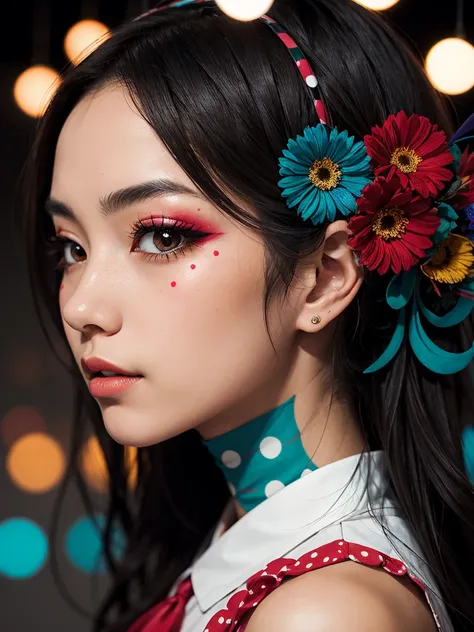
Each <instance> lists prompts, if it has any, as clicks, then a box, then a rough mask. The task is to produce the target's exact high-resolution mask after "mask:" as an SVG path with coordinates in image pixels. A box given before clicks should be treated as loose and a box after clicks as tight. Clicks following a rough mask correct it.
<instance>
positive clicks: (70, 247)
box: [63, 241, 87, 266]
mask: <svg viewBox="0 0 474 632" xmlns="http://www.w3.org/2000/svg"><path fill="white" fill-rule="evenodd" d="M63 256H64V263H65V264H66V265H68V266H70V265H73V264H75V263H81V262H82V261H85V260H86V257H87V255H86V252H85V250H84V248H82V246H79V244H76V242H74V241H67V242H65V243H64V255H63Z"/></svg>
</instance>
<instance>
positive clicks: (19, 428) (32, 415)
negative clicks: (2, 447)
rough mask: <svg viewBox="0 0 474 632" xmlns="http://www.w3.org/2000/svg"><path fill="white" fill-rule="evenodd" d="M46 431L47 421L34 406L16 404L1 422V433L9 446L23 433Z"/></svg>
mask: <svg viewBox="0 0 474 632" xmlns="http://www.w3.org/2000/svg"><path fill="white" fill-rule="evenodd" d="M45 431H46V422H45V421H44V419H43V417H42V416H41V415H40V414H39V412H38V411H37V410H36V408H33V407H32V406H15V408H12V409H11V410H10V411H9V412H8V413H7V414H6V415H5V417H4V418H3V419H2V420H1V422H0V433H1V436H2V439H3V441H4V442H5V443H6V444H7V446H11V445H12V444H13V443H14V442H15V441H16V440H17V439H19V438H20V437H22V436H23V435H26V434H30V433H37V432H45Z"/></svg>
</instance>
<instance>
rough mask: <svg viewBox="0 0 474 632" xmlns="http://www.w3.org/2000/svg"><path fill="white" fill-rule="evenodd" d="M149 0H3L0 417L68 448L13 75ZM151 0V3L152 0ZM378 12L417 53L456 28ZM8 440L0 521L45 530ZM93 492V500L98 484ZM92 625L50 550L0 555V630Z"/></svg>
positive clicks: (1, 454) (66, 397) (53, 57)
mask: <svg viewBox="0 0 474 632" xmlns="http://www.w3.org/2000/svg"><path fill="white" fill-rule="evenodd" d="M146 4H147V3H146V2H143V1H136V2H134V1H133V0H132V1H130V2H127V1H126V0H100V1H99V0H97V1H96V2H94V1H93V0H88V1H85V2H82V3H81V2H80V1H79V0H61V1H59V0H55V1H52V2H42V1H41V0H38V2H37V4H36V5H35V6H33V3H32V2H21V3H20V2H15V1H8V2H7V1H6V0H0V8H1V13H0V178H1V186H0V213H1V220H2V221H1V224H0V283H1V285H0V354H1V355H0V357H1V363H0V385H1V386H0V423H1V420H2V419H4V418H5V416H6V415H7V414H8V413H9V412H10V411H11V410H12V409H14V408H15V407H19V406H24V405H28V406H32V407H34V408H35V409H36V410H37V411H38V412H39V413H40V415H41V416H42V418H43V419H44V421H45V425H46V432H47V433H49V434H50V435H52V436H53V437H55V438H56V439H57V440H58V441H59V443H60V444H61V445H62V446H63V447H64V449H65V450H67V448H68V444H69V431H70V419H71V391H70V388H69V380H68V378H67V376H66V375H65V374H64V372H63V370H62V368H61V367H60V366H59V364H58V363H57V362H56V360H55V359H54V358H53V356H52V354H51V353H50V351H49V349H48V347H47V345H46V343H45V342H44V340H43V337H42V334H41V330H40V327H39V324H38V322H37V319H36V316H35V314H34V310H33V306H32V301H31V297H30V292H29V289H28V285H27V279H26V273H25V264H24V260H23V253H22V250H21V243H20V239H19V237H18V230H17V228H16V223H15V218H16V215H17V214H18V211H19V208H20V206H21V195H22V184H21V180H20V174H21V171H22V168H23V165H24V162H25V159H26V156H27V153H28V150H29V147H30V144H31V141H32V137H33V134H34V130H35V125H36V121H35V120H34V119H31V118H29V117H28V116H26V115H25V114H23V113H22V112H21V111H20V110H19V109H18V107H17V106H16V104H15V102H14V100H13V85H14V82H15V80H16V78H17V77H18V75H19V74H20V73H21V72H22V71H23V70H25V69H26V68H27V67H28V66H29V65H30V64H31V63H32V62H42V63H49V64H50V65H52V66H53V67H54V68H56V69H57V70H61V68H63V67H64V66H65V64H66V61H67V60H66V58H65V55H64V53H63V49H62V45H63V38H64V35H65V33H66V32H67V30H68V29H69V28H70V27H71V26H72V25H73V24H74V23H75V22H76V21H78V20H79V19H81V18H86V17H90V18H97V19H99V20H101V21H103V22H104V23H105V24H107V26H109V27H114V26H116V25H118V24H119V23H120V22H121V21H122V20H123V19H124V18H125V17H130V16H131V15H136V14H139V13H140V12H142V11H143V10H144V9H146V8H147V6H146ZM149 4H150V6H152V1H150V3H149ZM384 14H385V16H386V17H387V18H389V19H390V21H391V22H392V23H394V24H395V25H396V26H397V28H399V29H401V31H402V32H403V33H404V34H405V35H406V36H407V37H408V38H409V39H410V40H411V41H412V42H413V43H414V44H415V46H416V48H417V49H418V51H419V52H420V54H421V55H423V56H424V55H425V54H426V53H427V52H428V50H429V48H430V47H431V46H432V45H433V44H434V43H435V42H436V41H438V40H439V39H442V38H444V37H451V36H453V35H454V34H455V29H456V2H455V1H452V2H446V1H445V0H443V1H441V0H440V1H438V2H433V0H400V2H399V4H398V5H396V6H395V7H393V8H392V9H390V10H389V11H386V12H385V13H384ZM48 15H49V19H48ZM465 27H466V36H467V39H469V40H470V41H471V42H474V0H466V1H465ZM48 31H49V32H48ZM33 42H35V44H33ZM452 103H453V106H454V108H455V109H456V111H457V113H458V116H459V120H460V121H462V120H464V119H465V118H467V117H468V116H469V115H470V114H471V112H473V111H474V90H471V91H469V92H468V93H466V94H464V95H460V96H457V97H453V98H452ZM8 449H9V446H8V445H7V443H6V442H5V441H1V440H0V524H1V523H2V521H4V520H7V519H9V518H11V517H12V516H17V517H18V516H20V517H25V518H28V519H31V520H33V521H35V522H36V523H37V524H38V525H40V526H41V527H42V528H43V529H44V530H47V529H48V526H49V523H50V519H51V512H52V508H53V502H54V499H55V496H56V493H57V489H56V488H55V489H53V490H51V491H48V492H46V493H41V494H31V493H26V492H25V491H24V490H21V489H20V488H19V487H18V486H16V485H15V484H14V483H13V482H12V480H11V478H10V477H9V475H8V473H7V471H6V467H5V463H6V458H7V454H8ZM102 498H103V497H102ZM96 501H97V502H98V504H99V505H100V501H101V496H100V494H97V498H96ZM83 514H84V509H83V507H82V506H81V504H80V503H79V501H78V498H77V494H76V493H75V491H74V490H71V491H70V492H69V493H68V496H67V502H66V509H65V511H64V514H63V517H62V520H61V527H60V531H59V539H58V547H59V552H60V556H59V559H60V567H61V570H62V573H63V575H64V581H65V584H66V585H67V587H68V589H69V590H70V591H71V592H72V593H73V595H74V597H75V599H77V601H78V602H79V603H80V604H81V605H82V606H83V607H84V608H85V609H90V608H94V607H95V605H96V602H97V598H98V595H99V594H100V587H99V590H97V585H96V582H97V579H94V578H91V576H90V575H88V574H87V573H85V572H82V571H81V570H79V569H78V568H76V567H75V566H74V565H73V564H72V563H71V562H70V561H69V560H68V558H67V555H66V553H65V552H64V544H63V542H64V536H65V533H66V531H67V529H68V528H69V527H70V525H71V524H72V523H73V522H74V521H75V520H77V519H78V518H79V517H81V516H82V515H83ZM1 533H2V532H1V531H0V552H1V548H2V539H1V538H2V535H1ZM3 545H4V546H5V542H4V543H3ZM0 557H1V553H0ZM104 583H105V580H104V579H100V580H99V584H100V586H102V587H103V586H104ZM89 629H90V622H89V621H88V620H87V619H86V618H84V617H83V616H81V615H80V614H78V613H77V612H76V611H74V610H73V609H72V608H71V606H70V605H69V604H68V603H67V602H66V601H65V600H64V599H63V598H61V596H60V594H59V593H58V591H57V588H56V587H55V584H54V581H53V577H52V573H51V563H50V558H49V557H48V559H47V560H46V563H45V564H44V566H43V567H42V569H41V570H40V571H39V572H38V573H37V574H35V575H34V576H33V577H30V578H25V579H11V578H8V577H6V576H4V575H2V573H1V565H0V630H1V631H2V632H29V631H30V630H37V631H38V632H63V631H64V632H65V631H67V632H81V631H85V630H89Z"/></svg>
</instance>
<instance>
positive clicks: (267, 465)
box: [204, 393, 363, 517]
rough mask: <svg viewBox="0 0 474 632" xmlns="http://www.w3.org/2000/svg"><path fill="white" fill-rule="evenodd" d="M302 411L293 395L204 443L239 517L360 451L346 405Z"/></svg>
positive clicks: (302, 399) (304, 406) (303, 407)
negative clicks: (228, 489) (225, 481)
mask: <svg viewBox="0 0 474 632" xmlns="http://www.w3.org/2000/svg"><path fill="white" fill-rule="evenodd" d="M313 403H314V402H313ZM307 408H308V402H307V401H306V400H305V397H304V396H303V393H301V394H299V395H298V396H295V395H293V396H291V397H290V398H288V399H286V400H285V401H284V402H283V403H282V404H280V405H279V406H277V407H275V408H273V409H271V410H269V411H268V412H266V413H264V414H261V415H259V416H258V417H255V418H253V419H251V420H250V421H247V422H246V423H244V424H242V425H240V426H238V427H236V428H234V429H232V430H230V431H228V432H226V433H224V434H221V435H220V436H217V437H215V438H213V439H210V440H207V441H204V444H205V445H206V447H207V448H208V450H209V451H210V452H211V454H212V456H213V457H214V459H215V462H216V464H217V466H218V467H219V468H220V469H221V470H222V472H223V473H224V476H225V478H226V480H227V482H228V484H229V488H230V491H231V493H232V495H233V496H234V500H235V504H236V510H237V515H238V517H241V516H242V515H243V514H245V513H246V512H248V511H251V510H252V509H253V508H254V507H256V506H257V505H259V504H260V503H262V502H264V501H265V500H266V499H267V498H269V497H270V496H272V495H273V494H275V493H278V491H280V490H281V489H283V487H285V486H288V485H290V484H291V483H293V482H294V481H296V480H297V479H298V478H300V477H302V476H306V475H307V474H309V473H310V472H312V471H314V470H316V469H318V468H319V467H322V466H324V465H327V464H328V463H331V462H333V461H337V460H339V459H342V458H345V457H346V456H350V455H352V454H357V453H358V452H360V451H361V450H362V447H363V442H362V439H361V436H360V433H359V432H358V426H357V424H356V423H355V421H354V420H353V419H352V418H351V415H350V413H349V410H348V409H347V407H346V406H343V405H342V404H340V403H338V402H337V401H334V400H333V401H332V402H330V403H328V404H327V405H325V406H319V410H318V411H317V412H316V414H315V412H314V408H313V410H312V411H308V410H307ZM308 413H309V414H308Z"/></svg>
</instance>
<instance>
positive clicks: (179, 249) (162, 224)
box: [48, 216, 211, 270]
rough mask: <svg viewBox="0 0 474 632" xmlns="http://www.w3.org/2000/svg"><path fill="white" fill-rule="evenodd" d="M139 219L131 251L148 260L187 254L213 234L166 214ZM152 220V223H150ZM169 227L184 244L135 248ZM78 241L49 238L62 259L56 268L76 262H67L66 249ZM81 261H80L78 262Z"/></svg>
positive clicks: (50, 251)
mask: <svg viewBox="0 0 474 632" xmlns="http://www.w3.org/2000/svg"><path fill="white" fill-rule="evenodd" d="M146 222H147V223H145V222H144V221H143V220H138V221H137V222H135V223H134V224H132V227H131V231H130V233H129V237H130V239H131V240H132V247H131V252H138V253H139V254H140V256H141V257H143V258H144V259H146V260H147V261H156V260H157V259H166V260H167V261H169V260H170V259H171V257H174V258H175V259H177V258H178V257H179V256H180V255H185V254H186V253H187V252H188V251H190V250H192V249H193V248H195V247H197V246H198V245H199V241H200V240H202V239H204V238H205V237H208V236H209V235H211V233H205V232H202V231H200V230H195V229H194V224H193V225H192V226H189V225H188V224H186V222H184V221H181V220H171V222H170V221H169V220H167V219H166V218H165V217H164V216H163V217H161V219H158V220H157V218H155V217H150V219H149V220H146ZM148 222H151V223H148ZM164 229H167V230H168V231H171V232H172V233H175V234H178V236H181V237H184V238H185V242H184V245H183V244H181V245H179V246H176V247H175V248H174V250H172V251H170V252H164V253H158V252H144V251H141V250H138V251H137V250H135V248H136V246H137V245H138V244H139V243H140V241H141V239H142V238H143V237H144V236H145V235H148V234H149V233H159V232H160V230H164ZM74 243H76V242H75V241H73V240H72V239H68V238H67V237H63V236H62V235H55V236H53V237H50V238H49V240H48V254H49V255H51V256H56V257H58V256H59V255H62V256H61V259H60V260H59V261H58V262H57V264H56V270H64V269H67V268H69V267H71V266H72V265H74V264H71V263H67V262H66V261H65V259H64V249H65V247H66V245H67V244H74ZM77 263H80V262H77Z"/></svg>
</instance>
